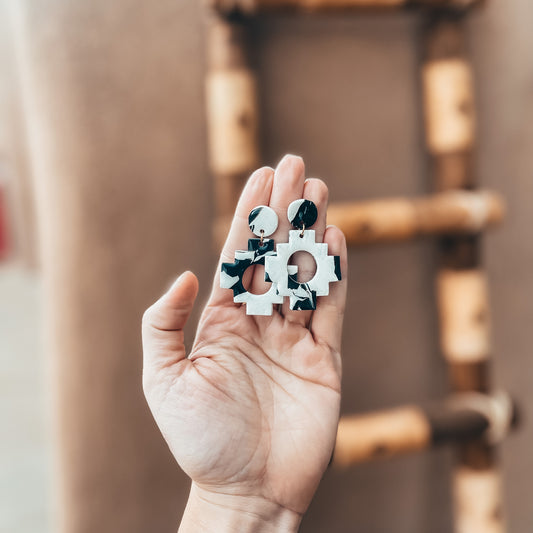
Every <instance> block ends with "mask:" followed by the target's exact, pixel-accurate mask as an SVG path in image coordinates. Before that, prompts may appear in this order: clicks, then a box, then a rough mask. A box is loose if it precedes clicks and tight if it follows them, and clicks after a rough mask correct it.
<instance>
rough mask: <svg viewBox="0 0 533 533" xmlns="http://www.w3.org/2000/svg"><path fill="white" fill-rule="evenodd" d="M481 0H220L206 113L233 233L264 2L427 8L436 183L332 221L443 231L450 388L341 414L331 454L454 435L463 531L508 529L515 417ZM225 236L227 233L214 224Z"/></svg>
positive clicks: (371, 455)
mask: <svg viewBox="0 0 533 533" xmlns="http://www.w3.org/2000/svg"><path fill="white" fill-rule="evenodd" d="M480 3H482V2H481V1H480V0H211V13H210V21H209V30H208V38H209V43H208V56H209V57H208V73H207V88H206V94H207V120H208V134H209V158H210V166H211V170H212V172H213V174H214V177H215V180H214V182H215V198H216V214H217V223H216V224H215V226H214V227H215V228H216V231H219V232H225V230H226V229H227V226H228V221H229V219H230V218H231V215H232V213H233V210H234V206H235V202H236V199H237V197H238V194H239V192H240V190H241V188H242V186H243V184H244V181H245V179H246V178H247V176H248V175H249V173H250V172H251V171H252V170H253V169H255V168H257V167H258V166H260V156H259V153H260V150H259V145H258V129H259V128H258V118H259V117H258V108H257V86H256V80H255V76H254V72H253V69H252V67H251V66H250V61H249V58H248V54H247V52H248V49H249V46H248V43H247V24H248V21H249V17H251V16H257V15H260V14H261V13H264V12H273V13H276V12H289V11H290V12H295V13H299V12H310V11H312V12H316V13H321V12H327V11H341V10H342V11H343V12H345V13H351V12H361V11H364V10H366V9H378V10H381V9H383V10H391V9H402V8H418V9H419V10H420V11H421V12H422V14H423V17H424V24H423V35H422V38H421V46H422V50H423V54H422V56H423V61H422V64H421V66H420V71H421V83H422V90H423V95H424V105H423V113H424V118H425V126H426V127H425V135H426V148H427V152H428V156H429V158H430V160H431V166H432V172H431V174H432V179H433V187H434V189H435V193H434V194H431V195H429V196H426V197H420V198H414V199H413V198H391V199H384V200H379V201H368V202H351V203H344V204H333V205H331V206H330V208H329V210H328V222H329V223H333V224H336V225H337V226H339V227H340V228H341V229H342V230H343V231H344V233H345V235H346V238H347V241H348V244H349V245H353V246H358V245H366V244H371V243H380V242H394V241H402V240H407V239H411V238H415V237H418V236H434V237H436V238H437V240H438V244H439V256H440V259H439V262H440V264H439V267H438V271H437V273H436V286H437V304H438V312H439V317H440V340H441V349H442V353H443V355H444V357H445V359H446V362H447V365H448V368H449V381H450V395H449V398H447V399H445V400H444V401H442V403H441V404H440V405H437V406H435V407H432V408H422V407H419V406H404V407H400V408H395V409H391V410H387V411H381V412H376V413H369V414H365V415H354V416H344V417H342V418H341V420H340V423H339V429H338V435H337V444H336V448H335V453H334V456H333V462H334V464H336V465H339V466H344V467H346V466H350V465H353V464H356V463H359V462H364V461H370V460H373V459H376V458H381V457H390V456H394V455H399V454H402V453H407V452H413V451H418V450H423V449H427V448H430V447H432V446H437V445H441V444H445V443H449V444H453V445H454V446H455V447H456V449H457V459H456V463H455V466H454V472H453V484H452V486H453V500H454V516H455V519H454V523H455V531H456V532H457V533H502V532H503V531H505V525H504V521H503V514H502V494H501V486H500V484H501V478H500V473H499V471H498V457H497V450H496V445H497V444H498V443H499V442H500V441H501V440H502V439H503V438H504V437H505V436H506V434H507V433H508V432H509V430H510V429H511V428H512V427H514V426H515V425H516V421H517V416H516V413H517V411H516V407H515V405H514V403H513V402H512V401H511V400H510V398H509V396H508V395H507V394H505V393H501V392H497V393H496V392H494V391H493V390H492V389H491V383H490V360H489V356H490V352H491V347H490V338H489V337H490V335H489V305H488V290H487V279H486V276H485V273H484V271H483V268H482V265H481V262H480V240H481V239H480V234H481V232H482V231H483V230H485V229H487V228H489V227H490V226H492V225H495V224H497V223H499V222H500V221H501V220H502V218H503V215H504V206H503V202H502V199H501V197H500V196H499V195H498V194H497V193H494V192H490V191H481V190H477V189H476V177H475V172H474V168H473V150H474V146H475V140H476V139H475V117H474V92H473V80H472V77H473V76H472V69H471V66H470V64H469V61H468V58H467V56H466V50H465V30H464V24H463V22H464V17H465V16H466V15H467V14H468V12H469V11H470V9H471V8H472V7H474V6H475V5H477V4H480ZM214 238H215V240H216V241H217V242H221V239H222V234H221V233H219V234H215V235H214Z"/></svg>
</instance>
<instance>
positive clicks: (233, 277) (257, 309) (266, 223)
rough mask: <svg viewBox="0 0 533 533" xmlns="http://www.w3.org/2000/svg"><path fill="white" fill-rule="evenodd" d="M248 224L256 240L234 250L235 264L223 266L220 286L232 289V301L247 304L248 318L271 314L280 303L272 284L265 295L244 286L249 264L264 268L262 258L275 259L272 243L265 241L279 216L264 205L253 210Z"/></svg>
mask: <svg viewBox="0 0 533 533" xmlns="http://www.w3.org/2000/svg"><path fill="white" fill-rule="evenodd" d="M248 225H249V227H250V229H251V231H252V233H253V234H254V235H256V236H258V237H259V239H248V250H236V251H235V263H222V265H221V272H220V286H221V287H222V288H223V289H232V290H233V301H234V302H235V303H244V304H246V314H247V315H271V314H272V311H273V305H274V304H280V303H282V302H283V296H280V295H279V294H278V291H277V287H276V284H275V283H273V284H272V285H271V287H270V289H269V290H268V291H267V292H265V293H264V294H253V293H251V292H249V291H247V290H246V289H245V288H244V285H243V282H242V280H243V276H244V273H245V271H246V270H247V269H248V268H249V267H251V266H252V265H264V264H265V258H267V257H271V256H274V255H275V254H276V252H275V251H274V240H273V239H266V238H265V237H268V236H269V235H272V234H273V233H274V232H275V231H276V229H277V227H278V215H277V214H276V212H275V211H274V210H273V209H272V208H271V207H267V206H265V205H260V206H258V207H255V208H254V209H252V210H251V211H250V215H249V216H248Z"/></svg>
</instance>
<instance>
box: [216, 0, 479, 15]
mask: <svg viewBox="0 0 533 533" xmlns="http://www.w3.org/2000/svg"><path fill="white" fill-rule="evenodd" d="M482 2H483V0H210V3H211V6H212V7H213V8H214V9H215V10H217V11H219V12H220V13H224V14H234V13H240V14H244V15H254V14H257V13H265V12H266V13H268V12H304V13H313V12H317V13H322V12H331V11H361V10H393V9H409V8H413V7H427V8H450V9H456V10H461V11H464V10H466V9H468V8H470V7H472V6H475V5H477V4H480V3H482Z"/></svg>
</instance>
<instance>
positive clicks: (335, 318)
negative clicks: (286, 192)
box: [311, 226, 348, 354]
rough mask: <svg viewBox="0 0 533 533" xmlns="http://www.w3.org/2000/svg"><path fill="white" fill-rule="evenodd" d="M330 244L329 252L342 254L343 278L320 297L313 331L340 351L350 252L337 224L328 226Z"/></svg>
mask: <svg viewBox="0 0 533 533" xmlns="http://www.w3.org/2000/svg"><path fill="white" fill-rule="evenodd" d="M324 242H325V243H327V244H328V254H329V255H338V256H340V269H341V276H342V279H341V280H340V281H338V282H335V283H330V285H329V295H328V296H323V297H321V298H319V299H318V302H317V308H316V311H315V312H314V313H313V320H312V322H311V333H312V334H313V337H314V339H315V341H316V342H318V343H324V344H326V345H328V346H329V347H330V348H331V349H332V350H333V352H334V353H337V354H338V353H340V349H341V334H342V322H343V318H344V310H345V307H346V288H347V285H348V279H347V277H348V252H347V250H346V239H345V237H344V234H343V233H342V231H341V230H340V229H339V228H337V227H336V226H328V227H327V229H326V231H325V233H324Z"/></svg>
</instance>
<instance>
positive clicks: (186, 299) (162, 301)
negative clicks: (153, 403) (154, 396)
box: [142, 272, 198, 391]
mask: <svg viewBox="0 0 533 533" xmlns="http://www.w3.org/2000/svg"><path fill="white" fill-rule="evenodd" d="M197 294H198V279H197V278H196V276H195V275H194V274H193V273H192V272H184V273H183V274H182V275H181V276H180V277H179V278H178V279H177V280H176V281H175V282H174V284H173V285H172V287H171V288H170V289H169V290H168V291H167V292H166V293H165V294H164V295H163V296H161V298H159V300H157V302H155V303H154V304H153V305H152V306H150V307H149V308H148V309H147V310H146V312H145V313H144V315H143V320H142V342H143V385H144V387H145V391H146V390H147V389H149V388H150V383H151V382H152V380H153V379H154V378H157V374H158V373H159V371H160V370H161V369H163V368H170V367H172V366H173V365H175V364H176V363H179V362H180V361H181V360H183V359H185V358H186V351H185V345H184V342H183V340H184V335H183V328H184V327H185V324H186V322H187V319H188V318H189V315H190V314H191V311H192V308H193V305H194V302H195V300H196V296H197Z"/></svg>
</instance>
